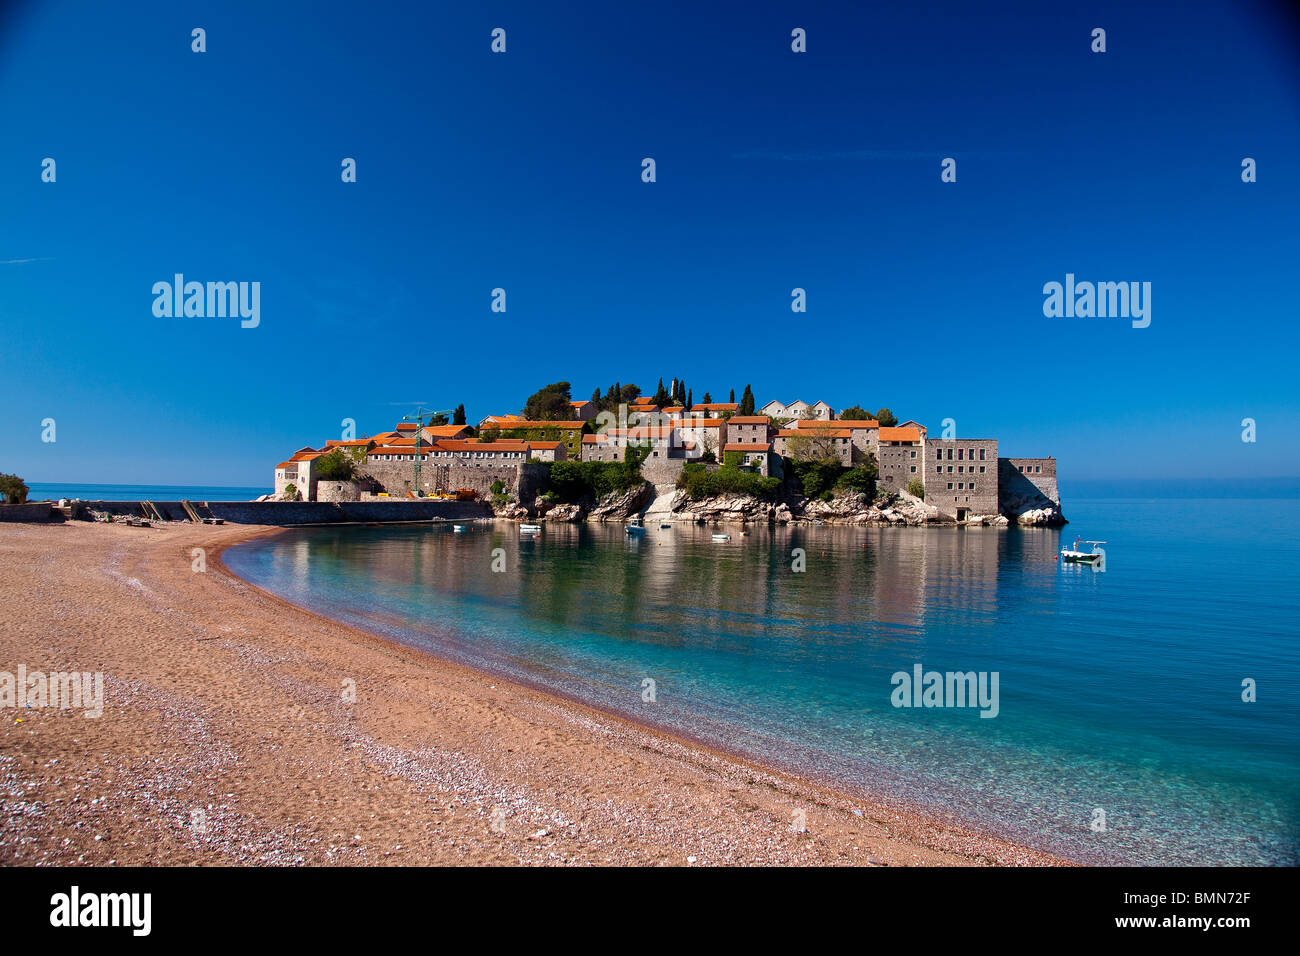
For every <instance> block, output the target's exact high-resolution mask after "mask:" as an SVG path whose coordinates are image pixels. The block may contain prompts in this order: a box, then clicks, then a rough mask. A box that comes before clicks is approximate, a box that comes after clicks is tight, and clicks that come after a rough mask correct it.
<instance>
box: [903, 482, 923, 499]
mask: <svg viewBox="0 0 1300 956" xmlns="http://www.w3.org/2000/svg"><path fill="white" fill-rule="evenodd" d="M907 493H908V494H909V495H911V496H912V497H913V498H920V499H922V500H924V499H925V483H924V482H923V481H921V479H920V478H913V479H912V480H911V481H909V482H908V483H907Z"/></svg>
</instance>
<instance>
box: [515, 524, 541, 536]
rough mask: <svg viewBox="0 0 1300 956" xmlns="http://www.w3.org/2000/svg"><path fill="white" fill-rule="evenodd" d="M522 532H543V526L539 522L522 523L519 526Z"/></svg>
mask: <svg viewBox="0 0 1300 956" xmlns="http://www.w3.org/2000/svg"><path fill="white" fill-rule="evenodd" d="M519 533H520V534H541V533H542V526H541V525H539V524H521V525H520V526H519Z"/></svg>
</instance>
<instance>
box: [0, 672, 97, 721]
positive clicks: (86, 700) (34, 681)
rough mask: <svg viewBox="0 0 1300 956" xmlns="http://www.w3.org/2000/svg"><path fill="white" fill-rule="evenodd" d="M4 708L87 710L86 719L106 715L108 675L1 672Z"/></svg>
mask: <svg viewBox="0 0 1300 956" xmlns="http://www.w3.org/2000/svg"><path fill="white" fill-rule="evenodd" d="M0 707H57V708H59V709H60V710H69V709H73V710H83V709H84V712H83V713H82V716H83V717H90V718H95V717H99V716H101V715H102V714H103V713H104V675H103V673H102V672H101V671H96V672H94V673H91V672H90V671H50V673H48V674H46V673H45V672H44V671H31V672H28V670H27V665H25V664H19V665H18V673H17V674H12V673H10V672H9V671H0Z"/></svg>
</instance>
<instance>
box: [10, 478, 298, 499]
mask: <svg viewBox="0 0 1300 956" xmlns="http://www.w3.org/2000/svg"><path fill="white" fill-rule="evenodd" d="M27 487H28V489H29V493H28V495H27V500H28V501H44V500H46V499H49V500H50V501H58V500H59V499H60V498H68V499H72V498H80V499H81V500H82V501H181V500H185V501H252V500H253V499H254V498H257V497H259V496H260V495H269V494H270V493H271V492H272V491H273V490H274V489H273V488H240V487H232V486H228V485H78V484H72V483H60V482H42V481H31V482H28V483H27Z"/></svg>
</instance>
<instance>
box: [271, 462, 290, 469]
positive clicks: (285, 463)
mask: <svg viewBox="0 0 1300 956" xmlns="http://www.w3.org/2000/svg"><path fill="white" fill-rule="evenodd" d="M290 464H291V462H287V461H282V462H280V464H278V465H276V466H275V467H276V468H288V467H289V465H290Z"/></svg>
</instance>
